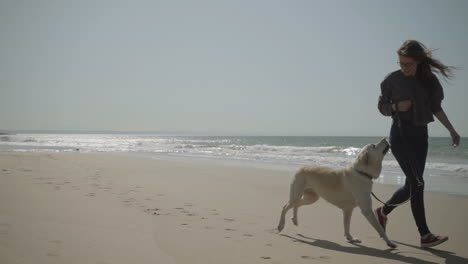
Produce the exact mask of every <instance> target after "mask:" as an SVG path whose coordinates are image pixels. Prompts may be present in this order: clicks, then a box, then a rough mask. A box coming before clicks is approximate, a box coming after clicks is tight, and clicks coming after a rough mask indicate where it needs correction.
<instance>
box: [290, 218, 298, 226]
mask: <svg viewBox="0 0 468 264" xmlns="http://www.w3.org/2000/svg"><path fill="white" fill-rule="evenodd" d="M291 221H292V222H293V224H294V225H295V226H298V225H299V222H297V218H294V217H293V218H291Z"/></svg>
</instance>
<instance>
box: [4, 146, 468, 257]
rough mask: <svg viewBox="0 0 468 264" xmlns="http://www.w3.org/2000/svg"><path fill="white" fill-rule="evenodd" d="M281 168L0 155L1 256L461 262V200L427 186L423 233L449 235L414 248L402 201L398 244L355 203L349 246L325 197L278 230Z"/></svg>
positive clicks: (382, 190)
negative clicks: (389, 245)
mask: <svg viewBox="0 0 468 264" xmlns="http://www.w3.org/2000/svg"><path fill="white" fill-rule="evenodd" d="M291 177H292V175H291V174H290V173H288V172H285V171H279V170H271V169H262V168H245V167H240V166H238V167H236V166H228V165H226V164H218V163H215V162H206V163H205V162H203V163H201V162H193V161H192V162H182V161H167V160H157V159H146V158H141V157H130V156H123V155H112V154H109V153H99V154H85V153H5V152H2V153H0V180H1V181H2V184H1V185H0V262H2V263H3V262H5V263H16V262H21V263H84V262H86V263H129V261H135V260H136V259H138V262H139V263H323V262H326V263H364V264H367V263H369V264H370V263H376V262H382V261H384V262H385V263H417V264H419V263H423V264H430V263H465V262H468V254H467V253H466V250H465V249H464V245H466V244H467V243H468V231H467V230H466V229H465V228H464V226H465V224H464V222H465V221H464V220H463V219H465V214H466V211H467V210H465V209H467V204H468V203H467V202H468V198H467V197H464V196H457V195H449V194H443V193H433V192H427V193H426V207H427V218H428V222H429V226H430V228H431V231H433V232H434V233H437V234H439V233H440V234H442V235H449V236H450V240H449V241H447V242H446V243H444V244H442V245H440V246H438V247H436V248H435V249H433V250H422V249H420V248H419V247H418V245H419V236H418V234H417V230H416V226H415V225H414V220H413V219H412V215H411V210H410V208H409V206H408V205H403V206H402V207H401V208H398V209H397V210H395V211H394V213H392V216H391V217H390V221H389V225H388V228H387V230H388V234H389V237H390V239H392V240H393V241H395V242H396V243H397V244H398V248H397V250H392V251H389V250H388V248H387V247H386V245H385V243H384V242H383V241H382V239H380V238H379V237H378V235H377V233H376V232H375V230H373V229H372V228H371V227H370V225H369V223H367V222H366V220H365V219H364V217H363V216H362V215H361V214H360V211H359V209H357V210H355V213H354V215H353V219H352V223H351V231H352V233H353V235H355V236H357V237H359V238H361V239H362V240H363V243H362V244H356V245H353V244H349V243H347V242H346V241H345V240H344V237H343V228H342V216H341V212H340V211H339V210H338V209H337V208H335V207H334V206H332V205H330V204H328V203H326V202H324V201H323V200H319V202H317V203H316V204H314V205H313V206H308V207H304V209H302V208H301V210H300V214H299V226H297V227H296V226H294V225H292V223H291V222H290V221H289V218H290V217H291V212H290V214H289V215H288V223H287V225H286V228H285V230H284V231H283V232H282V233H280V234H278V233H277V231H275V228H276V225H277V221H278V219H279V213H280V209H281V207H282V206H283V204H284V203H285V202H286V201H287V197H288V192H289V183H290V180H291ZM374 190H375V191H376V193H378V194H381V195H383V196H385V197H386V196H388V195H391V193H392V192H393V190H394V188H393V186H386V185H382V184H376V185H374ZM376 206H377V203H376V202H374V208H375V207H376ZM455 208H458V209H455ZM441 215H443V216H444V217H440V216H441ZM402 227H403V228H402Z"/></svg>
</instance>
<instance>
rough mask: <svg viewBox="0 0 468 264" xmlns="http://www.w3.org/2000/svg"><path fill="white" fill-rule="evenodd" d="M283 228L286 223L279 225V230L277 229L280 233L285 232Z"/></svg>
mask: <svg viewBox="0 0 468 264" xmlns="http://www.w3.org/2000/svg"><path fill="white" fill-rule="evenodd" d="M283 228H284V223H283V224H279V225H278V228H277V229H278V232H281V231H283Z"/></svg>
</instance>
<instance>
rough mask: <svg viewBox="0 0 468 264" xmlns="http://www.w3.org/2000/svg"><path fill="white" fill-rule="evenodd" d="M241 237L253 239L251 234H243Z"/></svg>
mask: <svg viewBox="0 0 468 264" xmlns="http://www.w3.org/2000/svg"><path fill="white" fill-rule="evenodd" d="M243 236H245V237H253V235H252V234H243Z"/></svg>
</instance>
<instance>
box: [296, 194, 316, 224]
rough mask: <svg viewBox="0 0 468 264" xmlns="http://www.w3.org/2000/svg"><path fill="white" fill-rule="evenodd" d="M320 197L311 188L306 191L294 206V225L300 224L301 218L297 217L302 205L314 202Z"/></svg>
mask: <svg viewBox="0 0 468 264" xmlns="http://www.w3.org/2000/svg"><path fill="white" fill-rule="evenodd" d="M318 199H319V196H318V195H317V194H316V193H315V192H314V191H313V190H311V189H307V190H305V191H304V196H303V197H302V199H301V200H300V201H299V202H298V203H297V206H295V207H294V215H293V218H291V220H292V221H293V223H294V225H296V226H297V225H299V219H298V217H297V211H298V209H299V207H300V206H303V205H308V204H313V203H315V202H316V201H317V200H318Z"/></svg>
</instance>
